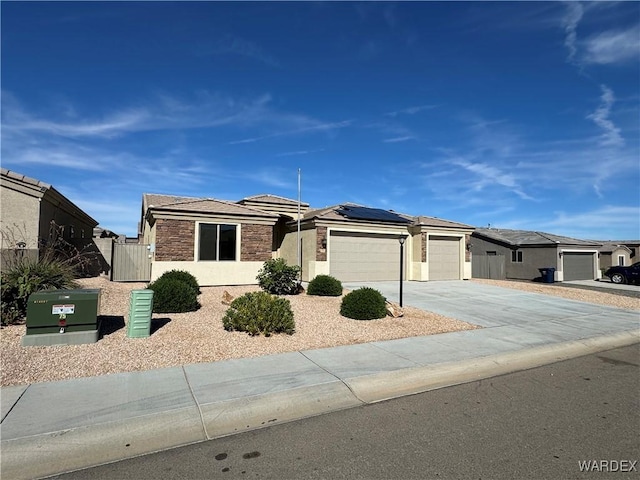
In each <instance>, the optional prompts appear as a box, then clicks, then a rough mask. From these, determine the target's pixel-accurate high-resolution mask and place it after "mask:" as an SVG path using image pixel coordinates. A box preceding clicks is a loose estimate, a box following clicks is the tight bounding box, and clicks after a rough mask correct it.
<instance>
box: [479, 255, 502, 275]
mask: <svg viewBox="0 0 640 480" xmlns="http://www.w3.org/2000/svg"><path fill="white" fill-rule="evenodd" d="M471 277H472V278H491V279H493V280H504V279H505V278H507V275H506V272H505V265H504V255H474V256H473V257H472V258H471Z"/></svg>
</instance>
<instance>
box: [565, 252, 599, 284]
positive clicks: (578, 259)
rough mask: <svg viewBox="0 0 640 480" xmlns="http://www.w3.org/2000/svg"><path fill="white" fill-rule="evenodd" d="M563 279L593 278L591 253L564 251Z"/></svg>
mask: <svg viewBox="0 0 640 480" xmlns="http://www.w3.org/2000/svg"><path fill="white" fill-rule="evenodd" d="M562 262H563V270H564V280H593V279H594V278H596V276H595V275H594V272H593V253H577V252H565V253H564V254H563V255H562Z"/></svg>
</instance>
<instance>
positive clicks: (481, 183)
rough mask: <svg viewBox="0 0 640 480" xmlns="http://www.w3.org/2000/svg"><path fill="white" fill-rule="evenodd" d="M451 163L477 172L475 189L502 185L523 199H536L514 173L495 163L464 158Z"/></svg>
mask: <svg viewBox="0 0 640 480" xmlns="http://www.w3.org/2000/svg"><path fill="white" fill-rule="evenodd" d="M451 164H452V165H457V166H459V167H462V168H464V169H465V170H467V171H468V172H471V173H473V174H475V180H474V181H473V183H472V184H473V190H476V191H480V190H483V189H485V188H486V187H488V186H501V187H505V188H507V189H508V190H510V191H511V192H513V193H515V194H516V195H517V196H518V197H520V198H522V199H523V200H534V199H533V197H531V196H529V195H527V194H526V193H525V192H524V191H523V189H522V187H521V186H520V185H519V183H518V181H517V180H516V177H515V176H514V175H513V174H512V173H506V172H504V171H502V170H501V169H500V168H498V167H497V166H495V165H489V164H487V163H483V162H470V161H467V160H464V159H454V160H451Z"/></svg>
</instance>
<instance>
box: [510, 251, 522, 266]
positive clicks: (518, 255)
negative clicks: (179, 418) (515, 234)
mask: <svg viewBox="0 0 640 480" xmlns="http://www.w3.org/2000/svg"><path fill="white" fill-rule="evenodd" d="M511 263H522V250H512V251H511Z"/></svg>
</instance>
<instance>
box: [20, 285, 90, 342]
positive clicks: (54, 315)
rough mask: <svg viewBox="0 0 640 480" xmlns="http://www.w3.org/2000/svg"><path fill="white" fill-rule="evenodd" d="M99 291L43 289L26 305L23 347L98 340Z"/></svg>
mask: <svg viewBox="0 0 640 480" xmlns="http://www.w3.org/2000/svg"><path fill="white" fill-rule="evenodd" d="M99 313H100V289H81V290H44V291H41V292H36V293H32V294H31V295H30V296H29V301H28V303H27V332H26V335H25V336H24V337H22V344H23V345H25V346H29V345H56V344H67V345H75V344H80V343H94V342H97V341H98V334H99V330H100V325H99V316H98V315H99Z"/></svg>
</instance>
